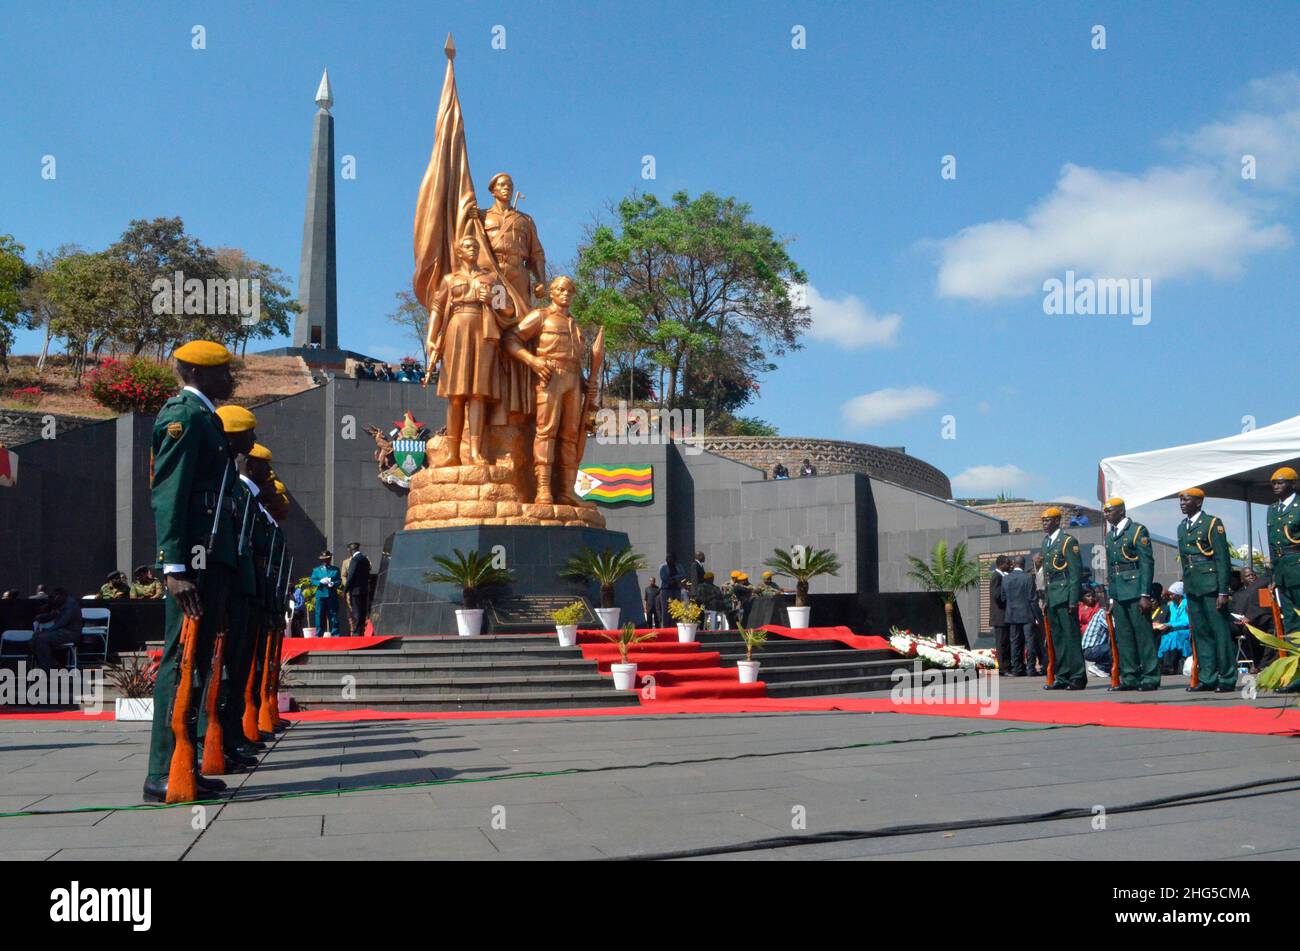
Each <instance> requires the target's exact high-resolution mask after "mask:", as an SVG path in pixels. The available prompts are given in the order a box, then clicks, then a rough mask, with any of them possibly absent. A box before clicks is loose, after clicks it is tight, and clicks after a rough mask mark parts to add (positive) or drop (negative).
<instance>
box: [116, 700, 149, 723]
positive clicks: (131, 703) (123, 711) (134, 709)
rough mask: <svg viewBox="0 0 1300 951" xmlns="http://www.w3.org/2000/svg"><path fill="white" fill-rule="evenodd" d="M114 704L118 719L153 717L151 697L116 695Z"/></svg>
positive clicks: (146, 718)
mask: <svg viewBox="0 0 1300 951" xmlns="http://www.w3.org/2000/svg"><path fill="white" fill-rule="evenodd" d="M114 706H115V707H116V710H117V719H119V720H134V721H139V720H152V719H153V697H118V698H117V702H116V703H115V704H114Z"/></svg>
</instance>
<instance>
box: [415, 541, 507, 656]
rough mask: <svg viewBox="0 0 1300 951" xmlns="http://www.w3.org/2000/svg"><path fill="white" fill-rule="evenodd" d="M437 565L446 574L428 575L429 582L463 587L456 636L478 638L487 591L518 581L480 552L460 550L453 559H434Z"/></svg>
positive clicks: (435, 573)
mask: <svg viewBox="0 0 1300 951" xmlns="http://www.w3.org/2000/svg"><path fill="white" fill-rule="evenodd" d="M433 561H434V563H435V564H436V565H438V567H439V568H441V569H442V570H441V571H430V572H427V573H426V574H425V576H424V580H425V582H427V583H428V584H454V585H459V586H460V592H461V602H462V603H463V604H464V605H465V606H464V607H463V608H459V609H457V611H456V632H457V633H458V634H459V635H460V636H461V637H477V636H478V635H479V632H480V631H482V630H483V609H482V608H480V607H479V599H480V596H481V594H482V592H483V589H485V588H490V587H495V586H497V585H505V584H509V583H510V582H511V581H513V580H514V577H513V576H512V575H511V573H510V571H509V570H507V569H505V568H497V567H496V566H494V565H493V564H492V556H490V555H481V554H479V553H478V552H477V551H472V552H469V553H468V554H466V553H465V552H463V551H461V550H460V549H459V548H457V549H455V550H453V551H452V553H451V555H434V556H433Z"/></svg>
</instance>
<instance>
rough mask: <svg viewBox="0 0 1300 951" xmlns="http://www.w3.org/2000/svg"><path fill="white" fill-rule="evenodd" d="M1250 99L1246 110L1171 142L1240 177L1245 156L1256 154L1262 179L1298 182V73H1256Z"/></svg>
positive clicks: (1278, 184)
mask: <svg viewBox="0 0 1300 951" xmlns="http://www.w3.org/2000/svg"><path fill="white" fill-rule="evenodd" d="M1246 100H1247V101H1248V102H1249V103H1250V108H1248V109H1247V110H1245V111H1243V112H1240V113H1238V114H1237V115H1235V116H1233V117H1232V118H1230V119H1227V120H1225V121H1223V122H1211V123H1209V124H1208V125H1203V126H1201V127H1200V128H1199V129H1196V130H1195V131H1193V132H1189V133H1185V134H1179V135H1174V136H1171V137H1170V138H1169V140H1168V142H1169V144H1170V145H1172V146H1174V147H1175V148H1182V149H1186V150H1187V151H1189V152H1191V153H1192V154H1194V155H1198V156H1201V157H1202V158H1205V159H1208V160H1210V161H1212V162H1215V163H1216V164H1217V165H1218V166H1219V168H1220V169H1221V171H1223V172H1226V173H1227V174H1229V175H1232V176H1235V177H1237V178H1240V177H1241V168H1242V156H1244V155H1253V156H1254V157H1255V173H1256V176H1257V178H1256V180H1257V181H1258V182H1259V184H1261V185H1264V186H1266V187H1269V188H1288V187H1291V186H1295V185H1300V73H1294V72H1292V73H1285V74H1283V75H1281V76H1273V77H1271V78H1269V79H1257V80H1255V81H1254V82H1252V83H1251V84H1250V86H1249V87H1248V88H1247V93H1246Z"/></svg>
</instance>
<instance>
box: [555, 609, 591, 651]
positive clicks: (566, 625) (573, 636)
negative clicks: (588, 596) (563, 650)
mask: <svg viewBox="0 0 1300 951" xmlns="http://www.w3.org/2000/svg"><path fill="white" fill-rule="evenodd" d="M586 616H587V606H586V605H585V604H583V603H582V602H581V601H574V602H573V603H572V604H567V605H565V606H564V607H562V608H556V609H555V610H554V611H552V612H551V620H553V621H554V622H555V634H556V636H557V637H559V639H560V646H561V647H572V646H573V645H575V644H577V643H578V622H579V621H581V620H582V619H583V618H584V617H586Z"/></svg>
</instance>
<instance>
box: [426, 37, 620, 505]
mask: <svg viewBox="0 0 1300 951" xmlns="http://www.w3.org/2000/svg"><path fill="white" fill-rule="evenodd" d="M445 51H446V53H447V72H446V76H445V79H444V81H443V88H442V98H441V101H440V103H439V106H438V118H437V124H436V131H435V135H434V145H433V154H432V155H431V156H430V158H429V166H428V169H427V170H426V172H425V174H424V180H423V181H422V182H421V184H420V195H419V199H418V202H417V205H416V212H415V235H414V237H415V275H414V277H413V279H412V283H413V285H414V291H415V296H416V298H417V299H418V300H419V301H420V303H422V304H423V305H424V306H425V307H426V308H427V309H428V311H429V329H428V332H427V335H426V341H425V343H426V348H427V358H428V364H427V365H428V368H429V369H428V375H426V377H425V383H426V384H427V383H428V380H429V375H431V374H432V371H433V369H434V368H435V367H436V366H438V365H439V364H440V365H441V367H442V369H441V372H440V373H439V377H438V394H439V395H440V396H443V397H445V398H446V399H447V401H448V404H449V405H448V415H447V427H446V434H445V435H442V436H434V437H433V438H432V439H430V440H429V442H428V453H427V457H426V458H427V460H428V463H429V468H428V469H424V470H421V471H418V472H416V473H415V474H414V475H413V476H412V477H411V493H410V496H409V497H408V500H407V518H406V527H407V528H408V529H411V528H435V527H443V526H462V525H483V524H498V525H500V524H520V525H571V526H588V527H602V528H603V527H604V518H603V517H602V516H601V515H600V513H599V512H598V511H597V510H596V508H595V506H594V505H593V504H591V503H586V502H582V501H580V500H579V499H578V498H577V497H576V496H575V495H574V492H573V480H574V479H575V477H576V474H577V466H578V463H579V462H580V461H581V455H582V446H583V444H584V442H585V440H584V439H583V436H584V435H585V433H586V430H587V425H586V417H587V409H588V407H589V403H590V400H591V399H592V398H593V397H594V380H595V378H596V377H597V376H598V373H599V369H598V368H599V351H600V349H602V347H601V345H600V341H601V339H602V337H601V335H597V344H596V352H594V353H593V368H592V372H591V373H590V374H588V375H587V378H586V379H585V380H584V379H583V373H582V368H583V364H584V362H585V357H586V353H585V352H584V350H585V345H584V338H583V336H582V334H581V333H580V332H579V331H578V330H577V325H576V323H575V322H574V321H573V320H572V318H571V317H570V316H569V314H568V299H569V298H570V297H571V296H572V294H573V282H572V280H570V279H568V278H565V279H563V280H562V281H559V282H558V283H557V282H552V284H551V296H552V298H555V297H557V296H559V297H563V298H564V300H563V301H559V300H556V301H554V302H553V303H551V304H549V305H548V306H546V307H545V308H541V307H535V306H534V303H533V294H534V292H536V293H537V295H538V296H539V297H540V296H542V294H543V293H544V288H543V285H542V281H543V280H544V278H545V271H546V261H545V254H544V252H543V250H542V245H541V242H540V240H538V237H537V227H536V224H535V223H534V222H533V219H532V218H531V217H529V216H528V215H525V214H524V213H523V212H520V211H518V210H517V209H516V208H515V207H514V203H513V202H512V201H511V199H512V197H516V198H518V197H522V196H516V195H515V192H514V182H513V180H512V179H511V177H510V176H509V175H507V174H505V173H500V174H497V175H494V176H493V178H492V180H491V183H490V185H489V187H490V189H491V191H492V192H493V195H494V198H495V201H494V203H493V205H492V206H491V207H490V208H489V209H488V210H487V211H486V212H481V211H480V210H479V207H478V201H477V198H476V197H475V193H474V182H473V179H472V177H471V175H470V168H469V156H468V151H467V148H466V140H465V123H464V117H463V116H462V114H461V108H460V97H459V95H458V93H457V91H456V75H455V70H454V59H455V55H456V48H455V45H454V44H453V43H452V41H451V37H448V38H447V45H446V47H445ZM533 282H536V283H535V284H534V283H533ZM557 287H559V288H561V290H560V292H559V294H558V295H557V294H556V289H557ZM539 304H540V302H539ZM526 316H528V317H531V321H530V325H529V327H528V330H527V332H521V331H522V329H523V328H521V326H520V322H521V321H523V320H524V318H525V317H526ZM560 331H564V332H565V333H567V334H570V336H567V337H566V339H565V344H566V346H567V347H568V349H565V348H563V347H561V346H560V342H559V333H560ZM542 348H549V349H547V353H546V355H545V356H544V357H543V358H538V357H535V356H534V353H533V351H534V350H539V349H542ZM561 350H563V351H564V352H563V353H561V352H560V351H561ZM552 483H554V485H553V484H552Z"/></svg>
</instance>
